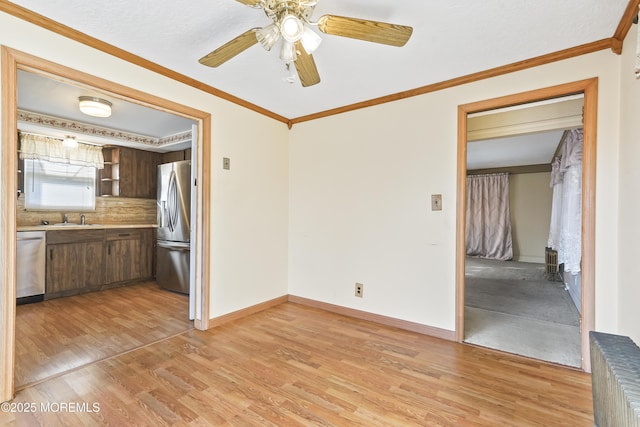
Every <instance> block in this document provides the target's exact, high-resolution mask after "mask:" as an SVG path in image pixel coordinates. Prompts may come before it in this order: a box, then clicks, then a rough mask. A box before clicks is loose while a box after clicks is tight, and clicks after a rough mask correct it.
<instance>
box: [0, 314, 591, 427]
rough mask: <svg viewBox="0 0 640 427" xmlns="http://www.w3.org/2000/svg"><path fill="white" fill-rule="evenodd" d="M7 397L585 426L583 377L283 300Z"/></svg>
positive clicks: (246, 419)
mask: <svg viewBox="0 0 640 427" xmlns="http://www.w3.org/2000/svg"><path fill="white" fill-rule="evenodd" d="M12 403H13V404H14V405H16V406H15V407H14V408H13V409H16V410H17V409H18V408H19V406H18V405H23V406H22V407H23V408H24V406H25V405H28V406H29V407H30V409H33V411H32V412H28V413H25V412H21V413H15V412H5V413H0V424H1V423H3V422H5V423H15V424H16V425H30V426H31V425H83V426H89V425H107V424H108V425H144V426H146V425H153V426H157V425H189V426H195V425H199V426H202V425H225V426H229V425H242V426H265V425H266V426H289V425H293V426H310V425H313V426H329V425H333V426H347V425H348V426H352V425H360V426H408V425H415V426H427V425H438V426H480V425H484V426H534V425H536V426H560V425H567V426H593V416H592V400H591V387H590V376H589V375H588V374H585V373H582V372H578V371H576V370H571V369H568V368H564V367H560V366H557V365H551V364H546V363H544V362H536V361H532V360H529V359H524V358H520V357H518V356H512V355H508V354H504V353H499V352H495V351H492V350H487V349H483V348H480V347H474V346H470V345H465V344H457V343H453V342H449V341H444V340H440V339H437V338H432V337H428V336H424V335H420V334H416V333H413V332H408V331H404V330H399V329H395V328H391V327H387V326H382V325H379V324H375V323H371V322H367V321H363V320H357V319H352V318H347V317H344V316H341V315H338V314H333V313H328V312H324V311H321V310H317V309H314V308H310V307H306V306H302V305H297V304H293V303H285V304H282V305H279V306H277V307H273V308H270V309H268V310H265V311H263V312H260V313H257V314H254V315H251V316H248V317H246V318H244V319H241V320H238V321H235V322H232V323H229V324H226V325H223V326H220V327H218V328H215V329H212V330H209V331H207V332H201V331H197V330H189V331H187V332H184V333H182V334H179V335H176V336H173V337H171V338H168V339H166V340H163V341H160V342H156V343H154V344H151V345H148V346H145V347H143V348H140V349H137V350H135V351H132V352H128V353H126V354H123V355H119V356H115V357H112V358H109V359H106V360H102V361H100V362H97V363H94V364H91V365H88V366H85V367H83V368H81V369H76V370H74V371H72V372H70V373H68V374H65V375H62V376H59V377H56V378H53V379H51V380H48V381H44V382H41V383H39V384H36V385H33V386H31V387H27V388H25V389H23V390H21V391H19V392H18V393H17V395H16V398H15V400H14V401H13V402H12ZM52 403H54V404H56V405H57V406H56V405H54V406H46V405H51V404H52ZM42 404H44V405H45V406H44V407H43V406H41V405H42ZM61 405H62V406H64V407H66V408H69V407H71V406H73V407H74V409H75V410H74V411H70V410H64V411H62V410H59V409H60V407H61ZM74 405H75V406H74ZM83 405H84V406H83ZM78 408H80V409H81V410H77V409H78ZM56 409H57V410H56Z"/></svg>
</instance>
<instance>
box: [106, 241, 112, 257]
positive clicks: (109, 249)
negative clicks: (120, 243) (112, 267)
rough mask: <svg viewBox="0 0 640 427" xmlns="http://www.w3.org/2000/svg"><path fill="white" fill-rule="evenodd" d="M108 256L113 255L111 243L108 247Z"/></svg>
mask: <svg viewBox="0 0 640 427" xmlns="http://www.w3.org/2000/svg"><path fill="white" fill-rule="evenodd" d="M107 255H111V243H109V244H108V245H107Z"/></svg>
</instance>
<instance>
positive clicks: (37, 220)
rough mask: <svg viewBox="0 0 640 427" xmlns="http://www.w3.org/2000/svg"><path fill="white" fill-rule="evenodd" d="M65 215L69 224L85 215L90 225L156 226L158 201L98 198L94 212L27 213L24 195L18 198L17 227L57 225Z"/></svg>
mask: <svg viewBox="0 0 640 427" xmlns="http://www.w3.org/2000/svg"><path fill="white" fill-rule="evenodd" d="M65 213H66V214H67V217H68V218H69V222H77V223H80V215H81V214H82V213H84V214H85V218H86V222H87V223H88V224H155V223H156V201H155V200H153V199H132V198H127V197H96V210H95V211H92V212H55V211H26V210H25V209H24V195H21V196H20V197H19V198H18V211H17V220H18V224H17V225H18V226H27V225H39V224H41V223H42V221H49V223H51V224H55V223H58V222H62V216H63V214H65Z"/></svg>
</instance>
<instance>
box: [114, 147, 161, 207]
mask: <svg viewBox="0 0 640 427" xmlns="http://www.w3.org/2000/svg"><path fill="white" fill-rule="evenodd" d="M161 160H162V155H161V154H160V153H154V152H151V151H144V150H136V149H133V148H127V147H120V165H119V166H120V180H119V184H120V194H119V195H120V197H136V198H140V199H155V198H156V191H157V190H156V189H157V175H158V165H159V164H160V163H161Z"/></svg>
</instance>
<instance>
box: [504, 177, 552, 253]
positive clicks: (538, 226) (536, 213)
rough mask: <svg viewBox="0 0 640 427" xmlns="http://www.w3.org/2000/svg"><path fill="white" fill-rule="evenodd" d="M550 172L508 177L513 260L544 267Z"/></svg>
mask: <svg viewBox="0 0 640 427" xmlns="http://www.w3.org/2000/svg"><path fill="white" fill-rule="evenodd" d="M550 179H551V173H550V172H540V173H522V174H511V175H509V207H510V210H511V233H512V236H513V259H514V260H515V261H521V262H537V263H541V264H544V248H545V247H546V246H547V240H548V237H549V224H550V222H551V202H552V199H553V191H552V189H551V187H549V181H550Z"/></svg>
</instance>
